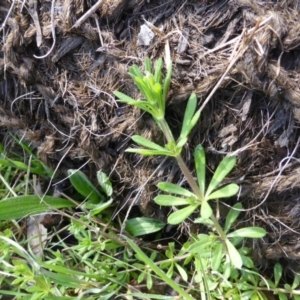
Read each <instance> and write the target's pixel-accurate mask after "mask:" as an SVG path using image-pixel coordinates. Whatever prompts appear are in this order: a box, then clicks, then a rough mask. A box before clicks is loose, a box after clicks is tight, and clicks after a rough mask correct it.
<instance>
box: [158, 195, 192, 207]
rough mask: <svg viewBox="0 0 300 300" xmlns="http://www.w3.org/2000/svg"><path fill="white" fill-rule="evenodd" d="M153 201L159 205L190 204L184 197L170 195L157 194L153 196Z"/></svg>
mask: <svg viewBox="0 0 300 300" xmlns="http://www.w3.org/2000/svg"><path fill="white" fill-rule="evenodd" d="M154 202H155V203H156V204H158V205H161V206H180V205H189V204H190V203H189V201H188V200H187V199H186V198H179V197H175V196H171V195H158V196H156V197H155V198H154Z"/></svg>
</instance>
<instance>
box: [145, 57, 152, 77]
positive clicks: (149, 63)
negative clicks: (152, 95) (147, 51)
mask: <svg viewBox="0 0 300 300" xmlns="http://www.w3.org/2000/svg"><path fill="white" fill-rule="evenodd" d="M144 65H145V71H146V72H149V73H151V62H150V58H149V57H146V58H145V63H144Z"/></svg>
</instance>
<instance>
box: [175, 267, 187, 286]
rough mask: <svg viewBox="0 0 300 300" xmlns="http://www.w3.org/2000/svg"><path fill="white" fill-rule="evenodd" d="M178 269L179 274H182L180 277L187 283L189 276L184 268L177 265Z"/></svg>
mask: <svg viewBox="0 0 300 300" xmlns="http://www.w3.org/2000/svg"><path fill="white" fill-rule="evenodd" d="M175 267H176V269H177V270H178V273H179V274H180V277H181V279H182V280H184V281H185V282H187V281H188V275H187V273H186V271H185V269H184V268H183V267H181V266H180V265H179V264H175Z"/></svg>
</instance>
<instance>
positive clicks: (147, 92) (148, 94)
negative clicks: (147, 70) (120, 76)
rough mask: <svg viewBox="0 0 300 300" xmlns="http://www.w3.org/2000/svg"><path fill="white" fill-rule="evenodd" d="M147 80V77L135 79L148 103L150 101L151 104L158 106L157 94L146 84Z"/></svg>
mask: <svg viewBox="0 0 300 300" xmlns="http://www.w3.org/2000/svg"><path fill="white" fill-rule="evenodd" d="M146 80H147V78H145V77H144V78H135V79H134V82H135V84H136V85H137V87H138V89H139V90H140V92H141V93H142V94H143V96H144V97H145V98H146V100H147V101H149V102H150V103H151V104H157V99H156V97H155V93H154V91H153V90H152V88H151V87H149V86H148V84H147V83H146V82H145V81H146Z"/></svg>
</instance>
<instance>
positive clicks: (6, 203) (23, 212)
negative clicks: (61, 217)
mask: <svg viewBox="0 0 300 300" xmlns="http://www.w3.org/2000/svg"><path fill="white" fill-rule="evenodd" d="M74 206H75V204H74V203H72V202H70V201H69V200H67V199H62V198H56V197H51V196H44V197H43V201H41V197H40V196H19V197H13V198H8V199H5V200H2V201H0V220H14V219H21V218H24V217H27V216H30V215H36V214H40V213H44V212H46V211H49V210H51V209H53V208H56V209H60V208H67V207H74Z"/></svg>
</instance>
